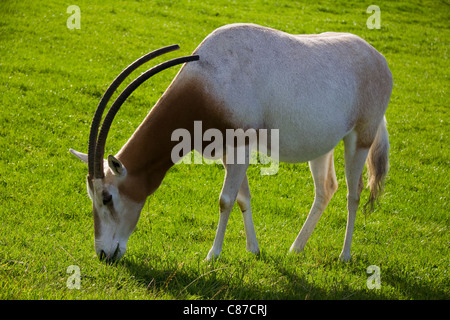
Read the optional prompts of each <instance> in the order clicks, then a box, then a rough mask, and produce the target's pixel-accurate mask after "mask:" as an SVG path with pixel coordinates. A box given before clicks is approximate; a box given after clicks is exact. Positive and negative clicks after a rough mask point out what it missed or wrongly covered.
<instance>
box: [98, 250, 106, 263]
mask: <svg viewBox="0 0 450 320" xmlns="http://www.w3.org/2000/svg"><path fill="white" fill-rule="evenodd" d="M98 258H99V259H100V261H103V260H105V258H106V253H105V251H103V250H102V251H100V254H99V255H98Z"/></svg>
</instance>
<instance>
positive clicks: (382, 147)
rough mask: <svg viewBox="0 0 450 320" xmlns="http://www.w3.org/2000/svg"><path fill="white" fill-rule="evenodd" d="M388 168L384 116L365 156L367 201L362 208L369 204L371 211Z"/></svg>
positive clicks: (387, 147) (387, 144) (387, 137)
mask: <svg viewBox="0 0 450 320" xmlns="http://www.w3.org/2000/svg"><path fill="white" fill-rule="evenodd" d="M388 170H389V136H388V132H387V128H386V118H384V120H383V121H382V122H381V124H380V127H379V128H378V131H377V135H376V137H375V140H374V142H373V143H372V146H371V147H370V150H369V155H368V157H367V171H368V174H369V188H370V197H369V201H367V203H366V204H365V205H364V209H366V207H367V206H368V205H369V206H370V211H373V206H374V202H375V201H377V202H378V198H379V197H380V195H381V194H382V192H383V187H384V179H385V177H386V175H387V172H388Z"/></svg>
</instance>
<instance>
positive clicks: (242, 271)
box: [0, 0, 450, 299]
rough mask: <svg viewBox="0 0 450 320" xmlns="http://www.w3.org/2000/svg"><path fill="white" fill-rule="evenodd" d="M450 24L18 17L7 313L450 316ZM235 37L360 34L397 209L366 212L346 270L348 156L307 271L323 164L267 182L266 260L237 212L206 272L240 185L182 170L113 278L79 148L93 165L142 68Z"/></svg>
mask: <svg viewBox="0 0 450 320" xmlns="http://www.w3.org/2000/svg"><path fill="white" fill-rule="evenodd" d="M72 4H73V5H77V6H79V8H80V10H81V25H80V26H81V29H75V30H69V29H68V28H67V26H66V21H67V19H68V18H69V16H70V15H71V14H70V13H67V7H68V6H69V5H72ZM370 4H376V5H378V6H379V7H380V10H381V12H380V13H381V28H380V29H369V28H367V26H366V21H367V19H368V18H369V17H370V15H371V14H370V13H367V12H366V9H367V7H368V6H369V5H370ZM449 21H450V3H449V2H448V1H447V0H444V1H437V0H436V1H425V0H424V1H419V0H417V1H410V0H402V1H381V0H379V1H374V2H373V3H372V2H362V1H343V0H340V1H323V0H318V1H311V2H310V1H307V2H306V1H305V2H296V1H287V0H286V1H277V2H276V4H275V1H230V2H229V1H223V0H219V1H131V0H129V1H101V2H100V1H98V2H96V1H86V0H77V1H73V2H67V1H58V0H48V1H10V0H2V1H1V2H0V92H1V94H0V101H1V109H0V299H449V298H450V291H449V290H450V283H449V274H448V269H449V245H450V236H449V205H448V204H449V182H448V181H449V180H448V179H449V177H450V172H449V164H450V162H449V155H450V153H449V142H450V141H449V115H448V102H449V96H448V88H449V79H448V76H449V67H450V65H449V61H448V49H449V41H450V33H449V27H450V23H449ZM234 22H252V23H256V24H260V25H264V26H268V27H272V28H276V29H280V30H283V31H286V32H289V33H297V34H300V33H320V32H325V31H340V32H351V33H354V34H357V35H359V36H361V37H363V38H364V39H366V40H367V41H368V42H369V43H371V44H372V45H373V46H374V47H375V48H377V49H378V50H379V51H380V52H381V53H382V54H383V55H384V56H385V57H386V59H387V61H388V64H389V66H390V68H391V71H392V73H393V77H394V89H393V92H392V97H391V102H390V105H389V107H388V110H387V113H386V117H387V121H388V131H389V134H390V142H391V152H390V162H391V169H390V173H389V176H388V178H387V180H386V192H385V194H384V197H383V198H382V199H381V201H380V205H379V206H377V207H376V209H375V211H374V212H373V213H372V214H370V215H368V216H364V214H362V212H361V211H359V214H358V218H357V221H356V226H355V233H354V236H353V245H352V260H351V262H349V263H341V262H339V259H338V256H339V253H340V251H341V249H342V245H343V240H344V233H345V226H346V215H347V214H346V185H345V178H344V159H343V144H342V143H341V144H339V145H338V147H337V148H336V152H335V166H336V174H337V177H338V183H339V185H340V187H339V190H338V191H337V193H336V194H335V196H334V198H333V199H332V201H331V202H330V204H329V206H328V208H327V210H326V211H325V213H324V214H323V216H322V219H321V220H320V221H319V223H318V225H317V227H316V230H315V232H314V233H313V234H312V236H311V238H310V240H309V242H308V244H307V245H306V248H305V250H304V253H302V254H300V255H288V254H287V252H288V250H289V247H290V245H291V244H292V242H293V241H294V239H295V237H296V235H297V234H298V232H299V230H300V228H301V226H302V225H303V222H304V221H305V219H306V216H307V214H308V211H309V208H310V206H311V204H312V202H313V197H314V192H313V181H312V177H311V174H310V173H309V169H308V165H307V164H305V163H303V164H295V165H293V164H289V165H288V164H281V165H280V170H279V171H278V174H276V175H273V176H261V175H260V174H259V172H260V166H259V165H253V166H251V167H250V169H249V171H248V175H249V183H250V188H251V191H252V208H253V218H254V222H255V229H256V234H257V237H258V241H259V244H260V248H261V251H262V252H261V255H260V256H258V257H255V256H253V255H252V254H250V253H248V252H246V250H245V234H244V230H243V222H242V217H241V213H240V212H239V210H238V207H237V206H235V208H234V209H233V212H232V214H231V217H230V220H229V223H228V228H227V233H226V237H225V243H224V248H223V251H222V255H221V258H220V259H219V260H217V261H213V262H205V261H204V260H203V259H204V258H205V257H206V254H207V253H208V251H209V249H210V247H211V245H212V242H213V239H214V235H215V229H216V226H217V222H218V217H219V215H218V196H219V193H220V188H221V186H222V183H223V176H224V170H223V168H222V167H221V166H219V165H193V164H192V165H186V164H183V165H178V166H175V167H173V168H172V169H171V170H170V172H169V174H168V175H167V176H166V178H165V180H164V181H163V184H162V185H161V187H160V189H159V190H158V191H157V192H156V193H155V194H154V195H153V196H151V197H150V198H149V199H148V201H147V204H146V205H145V207H144V210H143V212H142V214H141V218H140V221H139V223H138V226H137V228H136V230H135V232H134V233H133V234H132V235H131V237H130V240H129V242H128V251H127V253H126V255H125V256H124V258H123V259H122V260H121V261H120V262H118V263H116V264H114V265H107V264H105V263H101V262H99V260H98V259H97V257H96V255H95V252H94V246H93V242H94V231H93V221H92V212H91V208H92V207H91V206H92V205H91V201H90V200H89V198H88V196H87V193H86V185H85V176H86V174H87V166H86V165H84V164H83V163H81V162H80V161H78V160H76V159H75V158H74V157H73V156H72V155H71V154H70V153H69V151H68V150H69V148H74V149H76V150H79V151H82V152H87V141H88V135H89V127H90V122H91V119H92V116H93V114H94V111H95V108H96V106H97V104H98V101H99V99H100V97H101V96H102V94H103V93H104V91H105V90H106V88H107V86H108V85H109V83H110V82H111V81H112V80H113V79H114V78H115V77H116V76H117V74H118V73H119V72H120V71H121V70H122V69H123V68H124V67H125V66H127V65H128V64H129V63H131V62H132V61H134V60H135V59H136V58H138V57H140V56H141V55H143V54H145V53H147V52H149V51H151V50H154V49H156V48H159V47H162V46H166V45H169V44H174V43H178V44H179V45H180V46H181V50H179V51H178V52H175V53H171V54H168V55H166V56H164V57H161V58H158V59H156V61H153V62H152V63H151V64H156V63H159V62H162V61H164V60H165V59H167V58H173V57H177V56H181V55H188V54H190V53H191V52H192V51H193V50H194V49H195V48H196V47H197V45H198V44H199V43H200V42H201V41H202V40H203V38H204V37H205V36H206V35H208V34H209V33H210V32H212V31H213V30H214V29H216V28H217V27H219V26H222V25H224V24H228V23H234ZM146 67H149V65H147V66H146ZM144 70H145V67H143V68H140V69H139V71H137V72H135V73H134V74H133V75H134V76H136V75H137V74H138V73H139V72H142V71H144ZM177 70H178V67H177V68H173V69H170V70H167V71H166V72H164V73H162V74H160V75H158V76H156V77H154V78H152V79H151V80H150V81H148V82H147V83H145V84H144V85H142V86H141V88H140V89H139V90H137V91H136V92H135V93H134V94H133V96H132V97H131V98H130V99H129V100H128V102H127V103H126V104H125V105H124V107H123V109H122V110H121V111H120V114H119V115H118V117H117V118H116V121H115V122H114V124H113V127H112V128H111V134H110V136H109V140H108V143H107V145H106V148H107V150H106V154H108V153H111V154H115V153H116V152H117V151H118V150H119V149H120V147H121V146H122V145H123V144H124V143H125V142H126V141H127V139H128V138H129V137H130V136H131V134H132V133H133V132H134V130H135V129H136V127H137V126H138V125H139V123H140V122H141V121H142V120H143V119H144V117H145V115H146V114H147V113H148V111H149V110H150V109H151V107H152V106H153V104H154V103H155V102H156V101H157V99H158V98H159V97H160V96H161V94H162V93H163V92H164V90H165V89H166V88H167V86H168V85H169V83H170V81H171V80H172V79H173V77H174V76H175V74H176V72H177ZM129 81H131V80H128V82H129ZM367 197H368V191H367V190H365V191H364V192H363V195H362V198H363V200H365V199H367ZM71 265H75V266H77V267H78V268H79V270H80V273H81V281H80V289H70V288H68V287H67V282H68V280H69V282H70V278H69V277H71V275H73V274H71V273H67V268H68V267H69V266H71ZM371 265H375V266H378V267H379V271H380V278H381V288H380V289H369V288H368V286H367V280H368V277H369V276H370V274H368V273H367V268H368V267H369V266H371Z"/></svg>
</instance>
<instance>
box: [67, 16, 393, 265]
mask: <svg viewBox="0 0 450 320" xmlns="http://www.w3.org/2000/svg"><path fill="white" fill-rule="evenodd" d="M177 48H178V46H170V47H166V48H162V49H159V50H156V51H154V52H151V53H149V54H147V55H145V56H143V57H141V58H140V59H138V60H137V61H136V62H134V63H133V64H131V65H130V66H129V67H128V68H126V69H125V70H124V71H123V72H122V73H121V74H120V75H119V76H118V77H117V78H116V79H115V80H114V82H113V83H112V84H111V86H110V87H109V88H108V90H107V91H106V93H105V95H104V96H103V97H102V99H101V101H100V103H99V106H98V108H97V111H96V113H95V116H94V119H93V121H92V125H91V131H90V135H89V152H88V154H87V155H86V154H82V153H79V152H77V151H74V150H72V149H71V152H72V153H73V154H75V155H76V156H77V157H78V158H80V159H81V160H83V161H85V162H87V163H88V164H89V175H88V177H87V187H88V188H87V189H88V193H89V196H90V198H91V199H92V202H93V216H94V231H95V251H96V253H97V255H98V256H99V257H100V259H106V260H117V259H120V258H121V257H122V256H123V254H124V253H125V250H126V244H127V240H128V238H129V236H130V234H131V233H132V231H133V229H134V228H135V226H136V224H137V221H138V219H139V215H140V212H141V210H142V208H143V206H144V203H145V201H146V198H147V197H148V196H149V195H151V194H152V193H153V192H155V191H156V189H157V188H158V187H159V185H160V184H161V181H162V180H163V178H164V176H165V174H166V172H167V171H168V170H169V168H171V167H172V166H173V165H174V163H175V162H177V161H178V160H180V159H181V158H182V157H183V156H184V155H185V153H183V154H179V157H178V158H176V159H173V157H172V156H171V155H172V152H171V151H172V149H173V148H174V146H175V145H176V144H177V141H173V139H172V133H173V132H174V130H176V129H179V128H183V129H186V130H188V131H189V132H190V133H191V134H193V133H194V122H196V121H197V122H198V121H201V123H202V130H203V132H205V131H206V130H208V129H218V130H220V131H221V132H222V133H223V134H225V131H226V129H239V128H242V129H244V130H245V129H249V128H253V129H255V130H259V129H279V141H278V146H277V147H278V153H279V160H280V161H284V162H291V163H296V162H306V161H309V166H310V169H311V172H312V175H313V179H314V187H315V198H314V203H313V205H312V208H311V211H310V213H309V215H308V217H307V219H306V222H305V223H304V225H303V227H302V229H301V230H300V233H299V234H298V236H297V238H296V239H295V241H294V243H293V244H292V246H291V248H290V251H294V252H299V251H301V250H303V248H304V246H305V244H306V242H307V240H308V238H309V237H310V235H311V233H312V232H313V230H314V227H315V225H316V224H317V222H318V220H319V218H320V216H321V214H322V213H323V211H324V210H325V208H326V206H327V204H328V202H329V201H330V199H331V197H332V196H333V194H334V192H335V191H336V189H337V180H336V174H335V170H334V163H333V151H334V148H335V147H336V145H337V144H338V143H339V141H340V140H344V145H345V176H346V182H347V188H348V195H347V200H348V204H347V209H348V220H347V228H346V233H345V240H344V247H343V250H342V253H341V255H340V258H341V259H342V260H349V259H350V245H351V239H352V234H353V228H354V224H355V217H356V211H357V208H358V204H359V200H360V193H361V189H362V187H363V183H362V172H363V167H364V164H365V162H366V159H367V165H368V174H369V187H370V198H369V202H368V203H369V204H373V202H374V201H375V200H376V199H377V197H378V196H379V194H380V191H381V187H382V183H383V180H384V177H385V175H386V173H387V170H388V151H389V140H388V133H387V130H386V123H385V119H384V114H385V111H386V108H387V105H388V102H389V98H390V94H391V90H392V75H391V72H390V71H389V68H388V66H387V64H386V60H385V59H384V57H383V56H382V55H381V54H380V53H379V52H377V51H376V50H375V49H374V48H373V47H372V46H371V45H369V44H368V43H367V42H365V41H364V40H362V39H361V38H359V37H357V36H355V35H352V34H347V33H328V32H327V33H323V34H319V35H291V34H287V33H284V32H281V31H277V30H273V29H269V28H265V27H261V26H257V25H253V24H232V25H227V26H224V27H221V28H219V29H217V30H215V31H214V32H213V33H211V34H210V35H209V36H207V37H206V38H205V39H204V41H203V42H202V43H201V44H200V45H199V47H198V48H197V49H196V50H195V52H194V54H195V55H192V56H188V57H183V58H178V59H174V60H171V61H168V62H165V63H162V64H160V65H158V66H156V67H154V68H152V69H150V70H148V71H147V72H145V73H144V74H142V75H141V76H139V77H138V78H137V79H136V80H135V81H133V82H132V83H131V84H130V85H129V86H128V87H127V88H126V89H125V90H124V91H123V92H122V93H121V94H120V95H119V96H118V98H117V99H116V100H115V101H114V103H113V104H112V106H111V108H110V109H109V111H108V113H107V115H106V117H105V119H104V121H103V124H102V126H101V129H100V133H98V131H99V127H100V121H101V118H102V113H103V111H104V109H105V106H106V104H107V102H108V100H109V99H110V98H111V96H112V94H113V92H114V91H115V90H116V89H117V87H118V86H119V85H120V83H121V82H122V81H123V80H124V79H125V78H126V77H127V76H128V75H129V74H130V73H131V72H132V71H133V70H135V69H136V68H137V67H138V66H140V65H142V64H143V63H144V62H146V61H148V60H150V59H152V58H154V57H156V56H158V55H161V54H163V53H166V52H169V51H172V50H175V49H177ZM195 60H198V61H196V62H191V61H195ZM186 62H190V63H187V64H185V65H184V66H183V67H182V68H181V70H180V71H179V73H178V75H177V76H176V77H175V79H174V80H173V82H172V83H171V85H170V86H169V88H168V89H167V90H166V91H165V93H164V94H163V96H162V97H161V98H160V99H159V100H158V102H157V103H156V105H155V106H154V107H153V109H152V110H151V111H150V112H149V114H148V115H147V117H146V118H145V120H144V121H143V122H142V124H141V125H140V126H139V127H138V129H137V130H136V131H135V132H134V134H133V135H132V137H131V138H130V139H129V140H128V141H127V143H126V144H125V145H124V146H123V147H122V149H121V150H120V151H119V153H118V154H117V155H116V156H115V157H114V156H112V155H109V156H108V158H107V160H104V159H103V156H104V151H105V141H106V137H107V134H108V131H109V128H110V126H111V122H112V121H113V119H114V116H115V114H116V113H117V111H118V110H119V108H120V106H121V105H122V104H123V102H124V101H125V100H126V99H127V97H128V96H129V95H130V94H131V93H132V92H133V91H134V90H135V89H136V88H137V87H138V86H139V85H140V84H141V83H142V82H144V81H145V80H147V79H148V78H149V77H150V76H152V75H154V74H156V73H157V72H159V71H161V70H164V69H166V68H169V67H171V66H173V65H176V64H180V63H186ZM269 140H270V138H269ZM203 147H204V145H200V146H194V144H193V145H192V147H191V150H193V149H197V151H199V152H200V153H201V152H202V150H201V149H202V148H203ZM249 149H250V147H249V144H247V145H246V149H245V151H246V156H245V159H246V161H245V163H230V162H229V161H227V159H226V156H227V154H226V152H225V146H224V149H223V150H224V152H223V153H222V154H223V159H222V161H223V163H224V166H225V170H226V174H225V181H224V184H223V188H222V192H221V194H220V197H219V204H220V216H219V224H218V228H217V232H216V236H215V239H214V243H213V246H212V248H211V250H210V251H209V253H208V255H207V259H211V258H213V257H218V256H219V254H220V252H221V250H222V244H223V240H224V235H225V228H226V225H227V221H228V217H229V215H230V211H231V209H232V207H233V205H234V203H235V201H237V203H238V205H239V207H240V209H241V211H242V214H243V218H244V228H245V233H246V241H247V250H249V251H251V252H253V253H258V252H259V247H258V242H257V239H256V235H255V229H254V226H253V221H252V213H251V212H252V211H251V206H250V190H249V185H248V181H247V176H246V171H247V168H248V166H249V163H248V157H249V153H250V151H251V150H249ZM268 152H270V146H269V148H268Z"/></svg>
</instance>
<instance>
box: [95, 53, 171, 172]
mask: <svg viewBox="0 0 450 320" xmlns="http://www.w3.org/2000/svg"><path fill="white" fill-rule="evenodd" d="M178 49H180V47H179V46H178V45H176V44H174V45H171V46H167V47H164V48H160V49H157V50H155V51H152V52H150V53H147V54H146V55H144V56H142V57H140V58H139V59H137V60H136V61H134V62H133V63H132V64H130V65H129V66H128V67H126V68H125V69H124V70H123V71H122V72H121V73H120V74H119V75H118V76H117V78H116V79H114V81H113V82H112V83H111V85H110V86H109V87H108V89H107V90H106V92H105V94H104V95H103V97H102V99H101V100H100V102H99V104H98V107H97V110H96V111H95V115H94V118H93V119H92V123H91V130H90V133H89V148H88V167H89V178H90V179H92V178H93V177H94V159H95V148H96V144H97V135H98V129H99V127H100V122H101V120H102V115H103V112H104V110H105V108H106V105H107V104H108V101H109V100H110V99H111V96H112V95H113V93H114V92H115V91H116V89H117V88H118V87H119V86H120V84H121V83H122V82H123V81H124V80H125V79H126V77H128V76H129V75H130V73H131V72H133V71H134V70H136V69H137V68H138V67H140V66H141V65H142V64H144V63H146V62H147V61H149V60H151V59H153V58H156V57H158V56H160V55H162V54H165V53H168V52H171V51H174V50H178Z"/></svg>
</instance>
